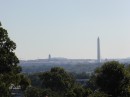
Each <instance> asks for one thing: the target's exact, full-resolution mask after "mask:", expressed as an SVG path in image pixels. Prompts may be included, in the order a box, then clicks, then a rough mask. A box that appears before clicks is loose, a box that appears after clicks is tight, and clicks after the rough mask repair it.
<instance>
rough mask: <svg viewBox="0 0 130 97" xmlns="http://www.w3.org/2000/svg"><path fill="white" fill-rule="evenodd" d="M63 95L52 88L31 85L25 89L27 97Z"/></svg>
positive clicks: (56, 96) (55, 96)
mask: <svg viewBox="0 0 130 97" xmlns="http://www.w3.org/2000/svg"><path fill="white" fill-rule="evenodd" d="M47 96H48V97H61V96H59V94H57V93H56V92H54V91H52V90H51V89H41V88H35V87H29V88H27V89H26V91H25V97H47Z"/></svg>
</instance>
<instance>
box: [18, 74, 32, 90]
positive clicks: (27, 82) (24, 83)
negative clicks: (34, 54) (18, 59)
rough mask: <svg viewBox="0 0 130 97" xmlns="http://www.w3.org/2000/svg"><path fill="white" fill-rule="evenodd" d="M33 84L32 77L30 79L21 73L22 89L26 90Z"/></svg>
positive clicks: (20, 83)
mask: <svg viewBox="0 0 130 97" xmlns="http://www.w3.org/2000/svg"><path fill="white" fill-rule="evenodd" d="M30 84H31V81H30V79H28V78H27V77H26V76H25V75H20V82H19V85H20V86H21V89H22V90H23V91H24V90H26V88H27V87H29V86H30Z"/></svg>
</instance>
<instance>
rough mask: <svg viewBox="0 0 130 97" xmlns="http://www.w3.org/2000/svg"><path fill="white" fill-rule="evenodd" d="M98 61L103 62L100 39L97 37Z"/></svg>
mask: <svg viewBox="0 0 130 97" xmlns="http://www.w3.org/2000/svg"><path fill="white" fill-rule="evenodd" d="M97 62H98V63H100V62H101V55H100V39H99V37H98V38H97Z"/></svg>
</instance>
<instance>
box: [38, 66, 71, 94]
mask: <svg viewBox="0 0 130 97" xmlns="http://www.w3.org/2000/svg"><path fill="white" fill-rule="evenodd" d="M40 78H41V80H42V85H43V87H44V88H50V89H52V90H53V91H57V92H65V91H67V90H68V89H69V88H71V87H72V86H73V84H74V80H73V79H72V77H71V76H70V75H69V74H68V73H67V72H65V71H64V69H63V68H60V67H54V68H52V69H51V70H50V71H49V72H45V73H43V74H42V75H41V76H40Z"/></svg>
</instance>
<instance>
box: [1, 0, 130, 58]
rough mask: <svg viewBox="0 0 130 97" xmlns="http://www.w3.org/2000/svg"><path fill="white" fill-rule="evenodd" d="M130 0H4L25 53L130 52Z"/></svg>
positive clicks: (4, 16)
mask: <svg viewBox="0 0 130 97" xmlns="http://www.w3.org/2000/svg"><path fill="white" fill-rule="evenodd" d="M129 5H130V0H21V1H20V0H10V1H9V0H1V3H0V21H1V23H2V25H3V27H4V28H5V29H7V31H8V33H9V36H10V38H11V39H12V40H13V41H15V42H16V44H17V49H16V54H17V56H18V57H19V58H20V59H37V58H40V59H42V58H47V57H48V55H49V54H51V55H52V56H54V57H65V58H76V59H82V58H83V59H96V58H97V52H96V51H97V37H98V36H99V37H100V42H101V58H127V57H130V45H129V42H130V38H129V37H130V6H129Z"/></svg>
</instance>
